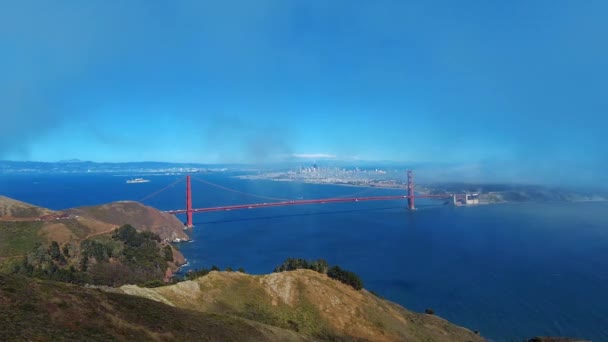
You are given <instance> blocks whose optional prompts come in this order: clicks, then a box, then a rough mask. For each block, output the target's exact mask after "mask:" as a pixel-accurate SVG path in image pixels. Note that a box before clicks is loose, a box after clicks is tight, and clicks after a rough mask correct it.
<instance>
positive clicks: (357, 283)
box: [274, 258, 363, 290]
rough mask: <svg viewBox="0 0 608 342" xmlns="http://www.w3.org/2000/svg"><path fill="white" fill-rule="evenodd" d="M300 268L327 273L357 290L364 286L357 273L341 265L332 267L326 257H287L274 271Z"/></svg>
mask: <svg viewBox="0 0 608 342" xmlns="http://www.w3.org/2000/svg"><path fill="white" fill-rule="evenodd" d="M298 269H308V270H313V271H316V272H319V273H326V274H327V276H329V277H330V278H333V279H336V280H339V281H341V282H343V283H344V284H347V285H350V286H352V287H353V288H354V289H355V290H361V289H362V288H363V281H361V278H359V276H358V275H357V274H355V273H354V272H351V271H347V270H343V269H342V268H340V267H339V266H334V267H331V268H330V267H329V264H328V263H327V261H325V260H324V259H319V260H316V261H307V260H305V259H301V258H298V259H296V258H287V260H285V262H283V263H282V264H281V265H279V266H277V267H275V268H274V272H284V271H293V270H298Z"/></svg>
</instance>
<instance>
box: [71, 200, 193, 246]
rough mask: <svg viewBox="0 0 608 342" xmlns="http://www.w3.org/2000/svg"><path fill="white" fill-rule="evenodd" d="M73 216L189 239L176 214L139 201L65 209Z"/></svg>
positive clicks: (166, 236)
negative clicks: (127, 225)
mask: <svg viewBox="0 0 608 342" xmlns="http://www.w3.org/2000/svg"><path fill="white" fill-rule="evenodd" d="M64 212H65V213H68V214H70V215H73V216H81V217H86V218H90V219H94V220H97V221H100V222H105V223H109V224H112V225H116V226H118V225H123V224H130V225H132V226H133V227H137V229H141V230H145V231H149V232H152V233H155V234H158V235H159V236H160V237H161V238H163V239H170V240H174V239H176V238H179V239H181V240H189V237H188V235H186V233H184V224H183V223H182V222H181V221H180V220H178V219H177V218H176V217H175V216H174V215H171V214H167V213H164V212H161V211H159V210H157V209H155V208H152V207H148V206H145V205H143V204H141V203H139V202H132V201H121V202H113V203H109V204H103V205H97V206H89V207H80V208H74V209H68V210H65V211H64Z"/></svg>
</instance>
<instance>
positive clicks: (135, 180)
mask: <svg viewBox="0 0 608 342" xmlns="http://www.w3.org/2000/svg"><path fill="white" fill-rule="evenodd" d="M149 181H150V180H149V179H143V178H133V179H129V180H127V184H133V183H148V182H149Z"/></svg>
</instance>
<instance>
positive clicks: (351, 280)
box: [327, 266, 363, 290]
mask: <svg viewBox="0 0 608 342" xmlns="http://www.w3.org/2000/svg"><path fill="white" fill-rule="evenodd" d="M327 276H329V277H330V278H332V279H336V280H339V281H341V282H343V283H344V284H347V285H350V286H352V288H354V289H355V290H361V289H362V288H363V281H361V278H359V276H358V275H357V274H355V273H354V272H351V271H347V270H343V269H341V268H340V266H334V267H332V268H330V269H329V271H327Z"/></svg>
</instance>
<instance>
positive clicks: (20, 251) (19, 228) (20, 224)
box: [0, 221, 42, 257]
mask: <svg viewBox="0 0 608 342" xmlns="http://www.w3.org/2000/svg"><path fill="white" fill-rule="evenodd" d="M41 228H42V222H41V221H16V222H8V221H0V257H11V256H16V255H25V254H26V253H27V252H29V251H31V250H32V249H33V248H34V247H35V246H36V244H37V243H40V242H42V238H41V237H40V236H39V234H38V233H39V231H40V229H41Z"/></svg>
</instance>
